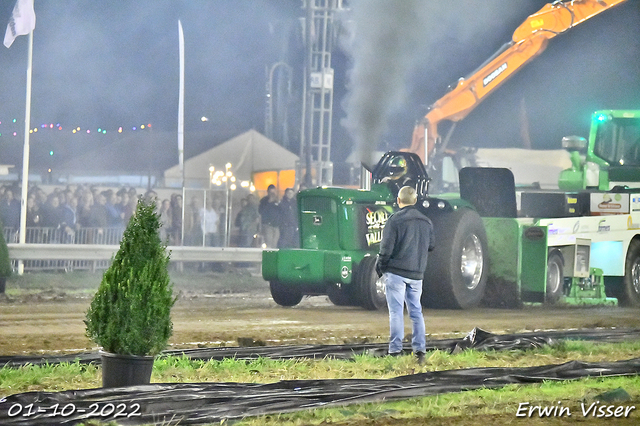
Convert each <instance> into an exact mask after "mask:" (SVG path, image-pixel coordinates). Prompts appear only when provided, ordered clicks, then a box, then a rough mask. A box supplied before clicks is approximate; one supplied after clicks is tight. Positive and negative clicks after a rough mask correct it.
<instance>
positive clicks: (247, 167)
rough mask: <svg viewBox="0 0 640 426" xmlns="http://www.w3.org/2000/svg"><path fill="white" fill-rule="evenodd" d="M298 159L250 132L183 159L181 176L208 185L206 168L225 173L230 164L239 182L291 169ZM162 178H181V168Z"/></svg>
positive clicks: (280, 147) (166, 171)
mask: <svg viewBox="0 0 640 426" xmlns="http://www.w3.org/2000/svg"><path fill="white" fill-rule="evenodd" d="M298 159H299V157H298V156H297V155H296V154H294V153H292V152H291V151H288V150H287V149H285V148H283V147H282V146H280V145H278V144H277V143H276V142H274V141H272V140H271V139H269V138H267V137H266V136H264V135H262V134H261V133H259V132H258V131H256V130H253V129H252V130H249V131H246V132H244V133H242V134H240V135H238V136H235V137H233V138H231V139H229V140H227V141H226V142H223V143H221V144H220V145H218V146H216V147H214V148H211V149H209V150H207V151H205V152H203V153H201V154H198V155H195V156H193V157H191V158H189V159H188V160H185V162H184V175H185V176H184V177H185V180H187V181H193V180H197V181H204V182H208V180H209V166H214V167H215V169H216V170H224V169H225V164H227V163H231V170H232V171H233V174H234V175H235V176H236V177H237V178H238V179H240V180H249V179H251V175H252V174H253V173H254V172H259V171H266V170H288V169H294V168H295V167H296V162H297V161H298ZM164 177H165V181H167V180H175V179H182V175H181V172H180V166H179V165H175V166H173V167H170V168H169V169H167V170H165V172H164Z"/></svg>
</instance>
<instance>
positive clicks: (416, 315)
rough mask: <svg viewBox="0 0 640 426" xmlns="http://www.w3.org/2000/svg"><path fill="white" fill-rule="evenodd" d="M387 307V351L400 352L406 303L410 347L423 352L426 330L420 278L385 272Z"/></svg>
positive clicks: (383, 277) (383, 276) (414, 350)
mask: <svg viewBox="0 0 640 426" xmlns="http://www.w3.org/2000/svg"><path fill="white" fill-rule="evenodd" d="M382 279H383V280H384V281H383V282H384V285H385V291H386V295H387V307H388V308H389V328H390V336H389V353H391V354H393V353H398V352H402V339H403V338H404V305H405V303H406V304H407V310H408V311H409V318H411V322H412V324H413V327H412V338H411V347H412V348H413V352H414V353H416V352H425V347H426V331H425V326H424V317H423V316H422V305H421V304H420V296H421V295H422V280H411V279H409V278H404V277H401V276H400V275H396V274H392V273H391V272H385V273H384V274H383V275H382Z"/></svg>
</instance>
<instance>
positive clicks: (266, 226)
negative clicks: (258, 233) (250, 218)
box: [258, 184, 280, 248]
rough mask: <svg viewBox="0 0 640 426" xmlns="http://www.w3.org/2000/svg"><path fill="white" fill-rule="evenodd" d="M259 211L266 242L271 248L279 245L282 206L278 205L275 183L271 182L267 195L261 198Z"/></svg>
mask: <svg viewBox="0 0 640 426" xmlns="http://www.w3.org/2000/svg"><path fill="white" fill-rule="evenodd" d="M258 212H259V213H260V218H261V225H262V236H263V237H264V243H265V244H266V245H267V247H269V248H275V247H277V246H278V238H279V237H280V228H279V226H280V207H278V191H277V190H276V186H275V185H273V184H271V185H269V186H268V187H267V195H266V196H264V197H262V199H261V200H260V205H259V206H258Z"/></svg>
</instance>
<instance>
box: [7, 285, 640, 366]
mask: <svg viewBox="0 0 640 426" xmlns="http://www.w3.org/2000/svg"><path fill="white" fill-rule="evenodd" d="M176 289H177V290H179V291H181V296H180V298H179V300H178V302H177V303H176V305H175V307H174V309H173V311H172V312H173V321H174V335H173V337H172V339H171V344H172V346H173V347H174V348H183V347H195V346H220V345H222V346H235V345H237V344H238V343H237V339H238V338H239V337H240V338H243V337H244V338H251V339H254V340H260V341H263V342H264V343H266V344H267V345H281V344H294V343H296V344H299V343H345V342H346V343H353V342H364V341H369V342H376V341H377V342H383V341H385V340H386V337H387V334H388V323H387V315H386V312H371V311H365V310H363V309H361V308H351V307H337V306H334V305H333V304H331V302H329V301H328V299H327V298H326V297H323V296H320V297H310V298H305V299H304V300H303V301H302V302H301V303H300V305H298V306H296V307H294V308H282V307H280V306H278V305H276V304H275V303H274V302H273V301H272V300H271V298H270V296H269V293H268V288H267V284H266V283H264V282H260V281H259V282H258V283H257V285H256V287H255V288H254V289H253V290H252V291H251V292H250V293H233V294H232V293H225V292H219V291H218V292H216V293H208V292H207V291H203V290H202V289H200V290H197V291H192V290H185V289H179V288H176ZM89 302H90V298H89V296H87V295H86V294H85V295H75V296H74V295H69V294H65V293H62V292H59V291H55V290H54V291H52V290H49V291H41V292H35V294H34V293H31V294H26V295H17V296H9V297H6V296H0V354H2V355H14V354H25V353H55V352H58V351H64V352H78V351H86V350H94V349H96V348H95V346H94V345H93V344H92V343H91V342H90V341H89V340H88V339H87V338H86V337H85V336H84V323H83V319H84V313H85V311H86V309H87V307H88V305H89ZM425 318H426V322H427V333H429V334H430V335H431V336H432V338H434V339H436V338H443V337H452V333H457V334H456V335H458V336H460V335H464V334H466V333H467V332H468V331H470V330H471V329H473V328H474V327H480V328H483V329H485V330H488V331H492V332H513V331H524V330H535V329H566V328H594V327H634V328H640V315H639V312H638V310H637V309H622V308H617V307H586V308H553V309H551V308H546V307H540V306H537V307H526V308H524V309H521V310H500V309H477V310H470V311H452V310H425ZM405 326H406V329H407V331H410V328H409V321H408V318H407V320H406V322H405Z"/></svg>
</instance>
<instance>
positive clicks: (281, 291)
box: [269, 281, 302, 307]
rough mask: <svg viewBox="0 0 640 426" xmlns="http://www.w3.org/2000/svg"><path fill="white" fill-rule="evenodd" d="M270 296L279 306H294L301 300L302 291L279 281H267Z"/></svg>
mask: <svg viewBox="0 0 640 426" xmlns="http://www.w3.org/2000/svg"><path fill="white" fill-rule="evenodd" d="M269 289H270V290H271V297H272V298H273V301H274V302H276V303H277V304H278V305H280V306H287V307H289V306H295V305H297V304H298V303H300V301H301V300H302V292H301V291H300V290H299V289H298V288H296V287H293V286H289V285H286V284H282V283H281V282H279V281H271V282H270V283H269Z"/></svg>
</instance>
